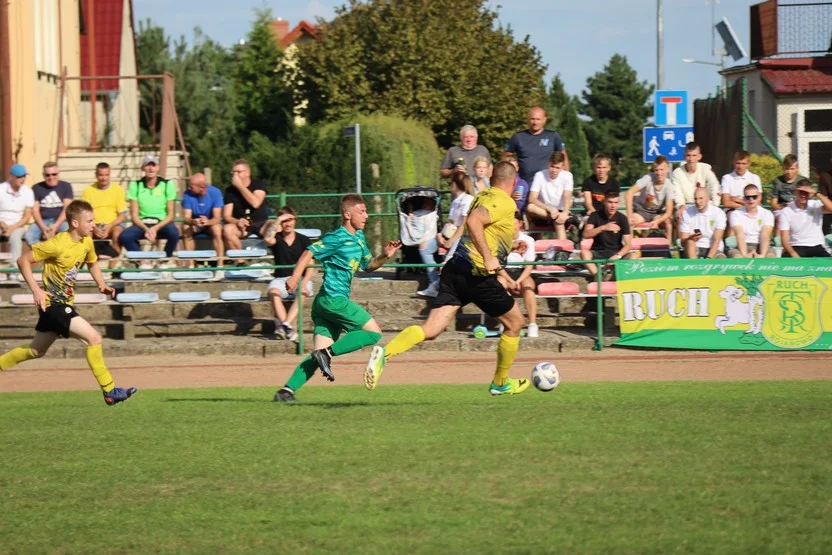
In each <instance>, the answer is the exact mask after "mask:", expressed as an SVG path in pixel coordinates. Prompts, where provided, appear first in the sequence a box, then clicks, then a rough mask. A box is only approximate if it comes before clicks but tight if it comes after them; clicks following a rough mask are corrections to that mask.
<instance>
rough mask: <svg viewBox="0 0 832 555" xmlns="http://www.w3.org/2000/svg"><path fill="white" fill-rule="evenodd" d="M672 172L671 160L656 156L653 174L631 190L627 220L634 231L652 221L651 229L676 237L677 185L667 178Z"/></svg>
mask: <svg viewBox="0 0 832 555" xmlns="http://www.w3.org/2000/svg"><path fill="white" fill-rule="evenodd" d="M669 173H670V164H669V163H668V161H667V158H665V157H664V156H656V159H655V160H653V173H648V174H647V175H645V176H643V177H642V178H641V179H639V180H638V181H636V183H635V185H633V186H632V187H630V189H629V190H628V191H627V195H626V197H625V202H626V203H627V219H628V220H629V221H630V225H631V226H632V228H635V226H637V225H641V224H643V223H645V222H648V223H649V224H650V229H659V228H661V229H664V232H665V235H666V236H667V238H668V239H671V238H672V232H673V185H672V184H671V183H670V180H669V179H668V178H667V177H668V174H669Z"/></svg>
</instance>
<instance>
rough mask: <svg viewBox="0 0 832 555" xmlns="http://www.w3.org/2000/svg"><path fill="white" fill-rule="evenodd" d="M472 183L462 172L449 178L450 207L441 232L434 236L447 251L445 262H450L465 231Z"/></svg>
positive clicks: (472, 190) (471, 196) (471, 199)
mask: <svg viewBox="0 0 832 555" xmlns="http://www.w3.org/2000/svg"><path fill="white" fill-rule="evenodd" d="M474 194H475V193H474V182H473V180H472V179H471V178H470V177H468V176H467V175H465V174H464V173H463V172H456V173H455V174H454V175H453V177H452V178H451V196H452V197H453V200H452V201H451V207H450V209H448V219H447V221H446V222H445V225H443V226H442V231H440V232H439V233H438V234H437V235H436V242H437V243H439V246H440V247H442V248H443V249H448V252H447V253H446V254H445V260H446V261H447V260H450V259H451V257H453V255H454V252H456V247H457V245H458V244H459V239H460V238H461V237H462V233H463V232H464V231H465V219H466V218H467V217H468V209H469V208H471V202H472V201H473V200H474Z"/></svg>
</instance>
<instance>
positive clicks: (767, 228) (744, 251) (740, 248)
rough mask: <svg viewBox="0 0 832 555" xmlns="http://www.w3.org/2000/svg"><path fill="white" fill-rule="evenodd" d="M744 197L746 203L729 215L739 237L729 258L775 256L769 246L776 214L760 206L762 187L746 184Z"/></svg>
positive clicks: (731, 224) (729, 221)
mask: <svg viewBox="0 0 832 555" xmlns="http://www.w3.org/2000/svg"><path fill="white" fill-rule="evenodd" d="M742 199H743V202H744V203H745V205H744V206H743V207H742V208H737V209H736V210H733V211H732V212H731V215H730V216H729V217H728V223H729V225H730V226H731V229H732V230H733V231H734V235H735V236H736V238H737V248H735V249H729V250H728V258H773V257H774V253H773V252H771V251H770V250H769V247H770V245H771V233H772V230H773V229H774V214H772V213H771V210H767V209H765V208H763V207H762V206H760V200H761V195H760V189H759V188H758V187H757V186H756V185H752V184H749V185H746V186H745V188H744V189H743V197H742Z"/></svg>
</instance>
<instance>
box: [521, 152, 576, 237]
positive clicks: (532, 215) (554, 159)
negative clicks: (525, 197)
mask: <svg viewBox="0 0 832 555" xmlns="http://www.w3.org/2000/svg"><path fill="white" fill-rule="evenodd" d="M564 163H565V157H564V155H563V153H562V152H560V151H558V152H554V153H552V155H551V156H550V157H549V167H548V169H546V170H542V171H539V172H537V173H536V174H535V175H534V179H533V180H532V187H531V190H530V191H529V202H528V204H527V205H526V215H527V216H528V217H529V219H530V220H532V221H539V222H543V223H546V224H551V225H552V229H554V231H555V236H556V237H557V238H558V239H566V221H567V220H568V219H569V210H570V209H571V208H572V190H573V189H574V188H575V182H574V180H573V177H572V174H571V173H570V172H569V171H567V170H565V169H563V167H564Z"/></svg>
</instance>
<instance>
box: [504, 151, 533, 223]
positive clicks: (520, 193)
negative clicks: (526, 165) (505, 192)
mask: <svg viewBox="0 0 832 555" xmlns="http://www.w3.org/2000/svg"><path fill="white" fill-rule="evenodd" d="M503 161H505V162H509V163H510V164H511V165H512V166H514V170H515V171H516V172H517V177H515V178H514V189H512V192H511V198H513V199H514V204H515V205H516V206H517V210H519V211H520V213H521V214H525V213H526V205H527V204H528V200H529V193H530V191H531V187H530V186H529V184H528V182H527V181H526V180H525V179H523V178H522V177H520V162H518V161H517V154H515V153H514V152H506V153H504V154H503Z"/></svg>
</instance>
